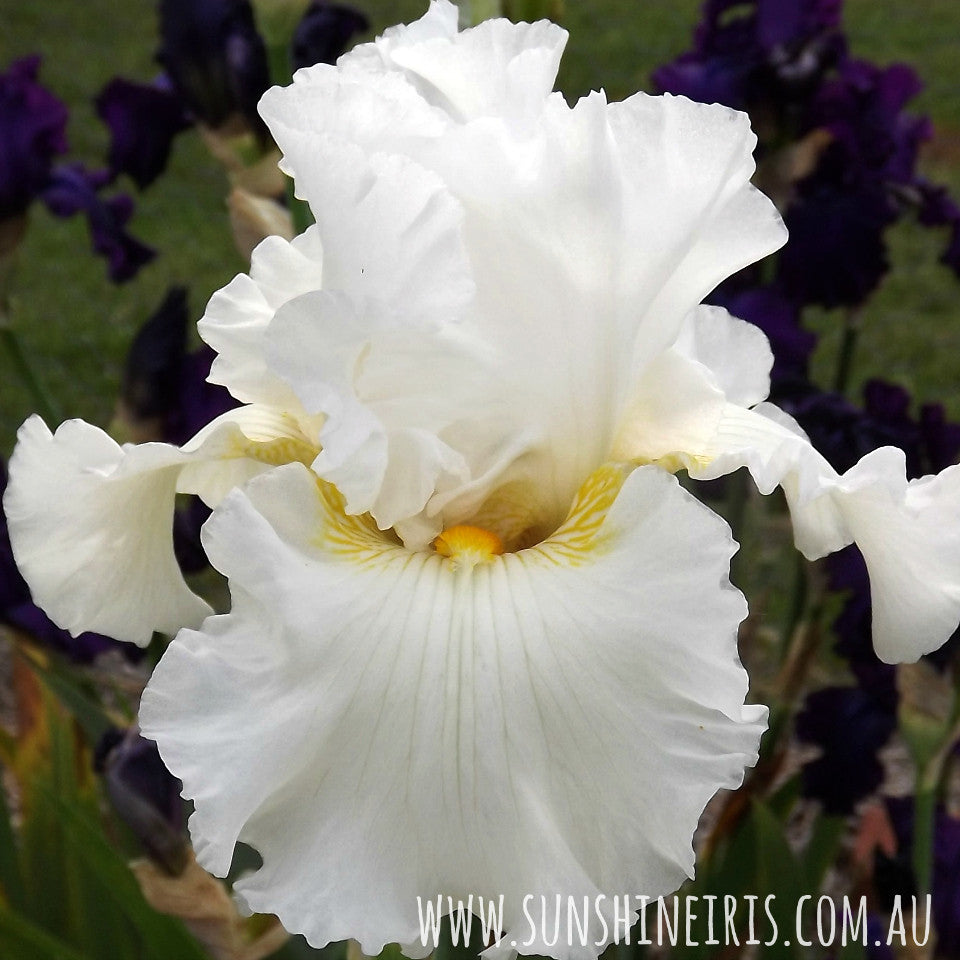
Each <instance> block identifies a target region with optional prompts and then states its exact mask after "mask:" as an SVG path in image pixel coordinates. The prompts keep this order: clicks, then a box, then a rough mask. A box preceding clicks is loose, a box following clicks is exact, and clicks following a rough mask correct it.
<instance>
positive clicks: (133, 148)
mask: <svg viewBox="0 0 960 960" xmlns="http://www.w3.org/2000/svg"><path fill="white" fill-rule="evenodd" d="M96 105H97V113H98V114H99V115H100V118H101V119H102V120H103V121H104V123H106V125H107V126H108V127H109V128H110V138H111V139H110V154H109V158H108V162H109V164H110V173H111V176H113V177H116V176H118V175H119V174H121V173H125V174H127V175H128V176H129V177H131V178H132V179H133V181H134V183H136V185H137V186H138V187H140V189H141V190H142V189H143V188H144V187H146V186H148V185H149V184H151V183H153V181H154V180H156V178H157V177H158V176H159V175H160V174H161V173H163V171H164V170H165V169H166V166H167V161H168V160H169V158H170V148H171V146H172V144H173V138H174V137H175V136H176V135H177V134H178V133H179V132H180V131H181V130H183V129H185V128H186V127H187V126H189V120H188V119H187V116H186V114H185V112H184V109H183V102H182V101H181V100H180V98H179V97H178V96H177V95H176V94H175V93H173V92H172V91H171V90H169V89H167V88H165V87H163V86H158V85H155V84H145V83H134V82H133V81H132V80H124V79H123V78H122V77H115V78H114V79H113V80H111V81H110V82H109V83H108V84H107V85H106V87H104V89H103V91H102V92H101V93H100V95H99V96H98V97H97V99H96Z"/></svg>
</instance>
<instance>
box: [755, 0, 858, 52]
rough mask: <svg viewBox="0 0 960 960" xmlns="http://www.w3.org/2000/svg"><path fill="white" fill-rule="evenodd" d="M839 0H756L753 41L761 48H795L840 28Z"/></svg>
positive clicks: (841, 6) (840, 6)
mask: <svg viewBox="0 0 960 960" xmlns="http://www.w3.org/2000/svg"><path fill="white" fill-rule="evenodd" d="M842 8H843V0H759V2H758V3H757V40H758V42H759V43H760V45H761V46H762V47H764V48H765V49H768V50H769V49H773V48H774V47H797V46H799V45H800V44H802V43H804V42H805V41H807V40H809V39H810V37H813V36H817V35H819V34H825V33H829V32H830V31H833V30H838V29H839V28H840V13H841V10H842Z"/></svg>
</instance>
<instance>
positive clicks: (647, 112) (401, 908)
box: [5, 0, 960, 957]
mask: <svg viewBox="0 0 960 960" xmlns="http://www.w3.org/2000/svg"><path fill="white" fill-rule="evenodd" d="M565 40H566V34H565V32H564V31H563V30H561V29H560V28H559V27H557V26H555V25H553V24H550V23H546V22H542V23H537V24H533V25H526V24H519V25H515V24H511V23H509V22H507V21H504V20H496V21H489V22H486V23H483V24H481V25H480V26H478V27H476V28H474V29H472V30H467V31H464V32H462V33H458V32H457V11H456V9H455V8H454V7H453V6H452V5H451V4H449V3H447V2H446V0H435V2H434V3H433V5H432V6H431V8H430V10H429V12H428V13H427V14H426V16H424V17H423V18H422V19H421V20H420V21H418V22H417V23H415V24H413V25H411V26H408V27H397V28H394V29H392V30H389V31H387V32H386V33H385V34H384V35H383V36H382V37H381V38H379V39H378V40H377V41H376V42H374V43H370V44H366V45H364V46H361V47H359V48H357V49H356V50H354V51H353V52H352V53H350V54H348V55H347V56H345V57H342V58H341V60H340V62H339V63H338V64H337V66H336V67H332V66H325V65H321V66H316V67H312V68H310V69H307V70H301V71H300V72H299V73H298V74H297V75H296V77H295V78H294V83H293V85H292V86H290V87H288V88H285V89H279V88H275V89H273V90H271V91H269V92H268V93H267V94H266V96H265V97H264V99H263V101H262V103H261V111H262V114H263V117H264V119H265V120H266V122H267V123H268V125H269V126H270V129H271V131H272V132H273V134H274V136H275V138H276V140H277V142H278V143H279V145H280V147H281V148H282V150H283V154H284V160H283V167H284V169H285V170H286V172H287V173H289V174H290V175H292V176H293V177H294V178H295V181H296V187H297V192H298V195H299V196H301V197H302V198H304V199H305V200H307V201H308V202H309V203H310V205H311V207H312V209H313V211H314V213H315V215H316V218H317V225H316V226H314V227H311V228H310V229H309V230H307V231H306V232H305V233H304V234H303V235H302V236H300V237H297V238H296V239H295V240H293V241H292V242H287V241H285V240H282V239H280V238H278V237H271V238H269V239H267V240H266V241H264V242H263V243H262V244H261V245H260V246H259V247H258V248H257V249H256V251H255V252H254V255H253V264H252V267H251V271H250V275H249V276H246V275H244V276H238V277H237V278H236V279H235V280H234V281H233V282H232V283H230V284H229V285H228V286H227V287H226V288H224V289H223V290H222V291H220V292H219V293H217V294H216V295H215V296H214V297H213V299H212V300H211V302H210V304H209V307H208V309H207V312H206V315H205V316H204V318H203V320H202V321H201V323H200V332H201V335H202V336H203V338H204V339H205V340H206V341H207V342H208V343H209V344H211V345H212V346H213V347H214V348H215V349H216V350H217V352H218V359H217V361H216V363H215V366H214V369H213V373H212V374H211V379H212V380H214V381H215V382H218V383H222V384H224V385H225V386H227V387H228V388H229V389H230V391H231V392H232V393H233V395H234V396H235V397H237V398H238V399H239V400H241V401H242V402H243V403H244V404H245V406H243V407H241V408H240V409H239V410H238V411H236V412H233V413H230V414H227V415H226V416H223V417H221V418H220V419H218V420H217V421H215V422H214V423H212V424H210V425H209V426H208V427H207V428H205V429H204V430H203V431H202V432H201V433H200V434H199V435H198V436H197V437H196V438H195V439H194V440H193V441H191V442H190V443H188V444H187V445H186V446H185V447H183V448H182V449H176V448H173V447H169V446H166V445H163V444H144V445H141V446H125V447H120V446H117V445H116V444H115V443H114V442H113V441H112V440H110V439H109V438H108V437H107V436H106V435H105V434H104V433H103V432H101V431H100V430H98V429H96V428H94V427H92V426H89V425H87V424H85V423H83V422H80V421H71V422H68V423H66V424H64V425H63V426H61V427H60V429H59V430H57V432H56V433H55V434H53V435H51V434H50V432H49V431H48V430H47V428H46V426H45V425H44V424H43V423H42V421H40V420H39V418H33V419H31V420H28V421H27V423H26V424H25V425H24V426H23V428H22V430H21V433H20V442H19V445H18V447H17V450H16V452H15V454H14V456H13V459H12V462H11V465H10V486H9V490H8V493H7V497H6V502H5V507H6V510H7V514H8V517H9V526H10V535H11V539H12V541H13V546H14V550H15V553H16V556H17V559H18V562H19V564H20V567H21V569H22V571H23V573H24V576H25V577H26V579H27V581H28V582H29V584H30V586H31V588H32V590H33V592H34V596H35V598H36V600H37V602H38V603H40V604H41V605H42V606H43V607H44V608H45V609H46V610H47V611H48V612H49V614H50V615H51V616H52V617H53V619H54V620H55V621H57V622H58V623H59V624H61V625H62V626H64V627H67V628H69V629H71V630H73V631H81V630H98V631H101V632H104V633H108V634H111V635H113V636H116V637H119V638H122V639H127V640H132V641H134V642H137V643H145V642H147V641H148V640H149V638H150V636H151V634H152V633H153V631H155V630H160V631H166V632H174V631H176V630H178V629H180V628H181V627H184V629H182V630H180V633H179V634H178V635H177V637H176V639H175V640H174V641H173V643H172V644H171V645H170V647H169V649H168V650H167V652H166V654H165V656H164V657H163V660H162V661H161V663H160V665H159V666H158V668H157V670H156V672H155V674H154V676H153V678H152V680H151V682H150V685H149V687H148V689H147V691H146V693H145V694H144V698H143V703H142V708H141V720H142V725H143V729H144V731H145V733H146V734H147V735H148V736H150V737H153V738H155V739H156V740H157V742H158V743H159V745H160V750H161V753H162V755H163V757H164V759H165V761H166V762H167V764H168V765H169V767H170V769H171V770H172V771H173V772H174V773H175V774H177V775H178V776H179V777H181V778H182V779H183V781H184V785H185V792H186V795H187V796H189V797H191V798H192V799H193V800H194V802H195V804H196V813H195V814H194V816H193V818H192V820H191V830H192V834H193V838H194V843H195V846H196V849H197V854H198V857H199V859H200V862H201V863H202V864H203V865H204V866H205V867H207V868H208V869H209V870H211V871H212V872H214V873H216V874H221V875H222V874H224V873H225V872H226V871H227V869H228V867H229V865H230V862H231V858H232V855H233V851H234V845H235V844H236V842H237V841H238V840H242V841H245V842H247V843H249V844H251V845H252V846H254V847H255V848H256V849H257V850H258V851H259V852H260V853H261V855H262V857H263V866H262V868H260V869H259V870H258V871H257V872H255V873H254V874H253V875H251V876H249V877H246V878H244V879H243V880H241V881H240V883H238V885H237V889H238V892H239V893H240V894H241V895H242V896H243V898H244V899H245V900H246V902H247V904H248V905H249V907H250V908H251V909H254V910H259V911H265V912H273V913H276V914H278V915H279V916H280V918H281V920H282V921H283V923H284V924H285V925H286V926H287V927H288V928H289V929H291V930H294V931H302V932H303V933H305V934H306V936H307V938H308V939H309V940H310V941H311V942H312V943H314V944H318V945H319V944H323V943H326V942H327V941H329V940H331V939H341V938H346V937H354V938H356V939H358V940H359V941H360V943H361V944H362V947H363V949H364V951H365V952H367V953H370V954H376V953H377V952H378V951H379V950H380V949H381V947H382V946H383V945H384V944H385V943H388V942H391V941H396V942H399V943H402V944H410V943H413V942H414V941H416V940H417V937H418V927H417V910H416V898H417V896H422V897H424V898H426V899H432V898H435V897H436V895H437V893H443V894H445V895H447V894H449V895H451V896H453V897H460V896H462V897H464V898H465V897H466V896H467V895H468V894H471V893H473V894H482V895H484V896H489V897H491V898H496V897H497V896H498V895H500V894H503V895H505V906H506V909H505V913H504V920H505V930H504V933H505V938H504V943H509V941H510V939H511V937H512V936H513V937H514V938H515V939H519V938H520V937H521V936H522V937H523V938H524V939H526V937H527V936H528V933H529V931H528V929H527V926H526V924H525V922H524V920H523V916H522V910H521V907H522V900H523V897H524V896H525V895H527V894H533V895H534V896H535V897H536V898H537V901H536V902H537V903H539V895H540V894H544V895H546V896H547V897H548V901H551V902H552V899H553V897H554V896H555V895H556V894H561V895H563V896H564V897H568V896H576V897H580V898H581V899H582V897H583V896H584V895H587V896H590V897H593V896H595V895H596V894H599V893H605V894H607V895H609V896H611V897H612V896H616V895H620V894H622V893H624V892H634V893H637V894H641V893H642V894H648V895H651V896H656V895H658V894H664V893H667V892H669V891H671V890H673V889H675V888H676V887H677V886H678V885H679V883H680V882H681V881H682V880H683V878H684V877H685V876H687V875H690V874H691V873H692V871H693V866H694V854H693V850H692V845H691V837H692V835H693V831H694V828H695V826H696V824H697V820H698V817H699V815H700V813H701V811H702V810H703V807H704V805H705V803H706V802H707V800H708V799H709V798H710V797H711V796H712V795H713V794H714V793H715V791H716V790H717V789H718V788H720V787H736V786H737V785H738V784H739V783H740V782H741V780H742V777H743V771H744V768H745V767H746V766H749V765H751V764H753V763H754V762H755V761H756V758H757V750H758V743H759V739H760V735H761V733H762V731H763V729H764V726H765V721H766V709H765V708H763V707H760V706H753V705H745V703H744V698H745V695H746V692H747V677H746V674H745V672H744V670H743V668H742V666H741V665H740V662H739V660H738V657H737V646H736V637H737V626H738V624H739V623H740V621H741V620H742V619H743V617H744V616H745V614H746V604H745V602H744V600H743V597H742V596H741V594H740V593H739V592H738V591H737V590H736V589H734V588H733V587H732V586H731V585H730V583H729V580H728V577H727V574H728V567H729V560H730V557H731V555H732V553H733V552H734V550H735V548H736V545H735V544H734V542H733V541H732V540H731V537H730V532H729V529H728V528H727V526H726V524H725V523H724V522H723V521H722V520H721V519H720V518H719V517H717V516H715V515H714V514H713V513H712V512H711V511H710V510H708V509H707V508H706V507H705V506H703V505H702V504H700V503H699V502H698V501H697V500H695V499H694V498H693V497H692V496H691V495H689V494H688V493H686V492H685V491H684V490H683V489H681V487H680V486H679V485H678V483H677V481H676V479H675V477H674V476H673V471H675V470H677V469H680V468H685V469H686V470H687V471H689V473H690V474H691V475H692V476H694V477H696V478H712V477H717V476H720V475H722V474H726V473H728V472H730V471H732V470H735V469H737V468H738V467H740V466H743V465H746V466H747V467H748V469H749V470H750V472H751V473H752V475H753V477H754V479H755V480H756V482H757V484H758V486H759V488H760V490H761V491H762V492H764V493H767V492H769V491H771V490H772V489H773V488H774V487H776V486H777V485H780V486H782V487H783V488H784V490H785V491H786V495H787V499H788V502H789V504H790V509H791V512H792V515H793V520H794V524H795V530H796V540H797V544H798V546H799V548H800V549H801V550H802V551H803V553H804V554H805V555H806V556H808V557H810V558H815V557H819V556H822V555H824V554H826V553H828V552H830V551H833V550H837V549H839V548H840V547H842V546H844V545H845V544H848V543H851V542H853V541H856V542H857V543H858V544H859V545H860V547H861V549H862V550H863V552H864V554H865V556H866V559H867V565H868V567H869V570H870V575H871V579H872V584H873V590H874V630H875V638H876V647H877V650H878V652H879V654H880V655H881V657H883V658H884V659H886V660H891V661H892V660H912V659H916V658H917V657H918V656H919V655H920V654H922V653H924V652H926V651H929V650H932V649H934V648H935V647H937V646H939V645H940V644H941V643H942V642H943V641H944V640H945V639H946V638H947V637H948V636H949V634H950V633H951V631H952V630H953V628H954V627H955V625H956V623H957V620H958V618H960V523H958V522H957V505H958V503H960V469H958V468H952V469H950V470H947V471H945V472H944V473H942V474H940V475H939V476H936V477H925V478H923V479H922V480H917V481H913V482H910V483H908V482H907V481H906V479H905V476H904V458H903V454H902V453H901V452H900V451H898V450H894V449H892V448H884V449H881V450H878V451H876V452H874V453H872V454H870V455H868V456H866V457H864V459H863V460H862V461H861V462H860V463H859V464H857V465H856V466H855V467H854V468H853V469H851V470H850V471H848V472H847V473H846V474H844V475H842V476H840V475H838V474H837V473H836V472H835V471H834V470H832V469H831V468H830V466H829V465H828V464H827V463H826V462H825V461H824V459H823V458H822V457H821V456H820V455H819V454H817V453H816V452H815V451H814V450H813V449H812V448H811V446H810V444H809V442H808V441H807V439H806V438H805V437H804V435H803V433H802V432H801V431H800V430H799V429H798V428H797V427H796V425H795V424H794V423H793V422H792V421H790V419H789V418H788V417H786V416H785V415H784V414H783V413H782V412H780V411H779V410H777V409H776V408H775V407H772V406H770V405H768V404H765V403H763V402H762V401H763V400H764V398H765V396H766V394H767V391H768V387H769V369H770V365H771V355H770V350H769V346H768V344H767V342H766V340H765V338H764V336H763V335H762V334H761V333H760V332H759V331H758V330H757V329H755V328H754V327H752V326H749V325H748V324H746V323H743V322H742V321H739V320H735V319H733V318H732V317H730V316H729V315H728V314H727V313H725V312H724V311H723V310H720V309H716V308H710V307H703V306H700V305H699V304H700V303H701V301H702V299H703V298H704V297H705V296H706V294H708V293H709V292H710V291H711V290H712V289H713V288H714V286H715V285H716V284H717V283H718V282H719V281H721V280H722V279H724V278H725V277H727V276H729V275H730V274H731V273H733V272H734V271H736V270H739V269H740V268H741V267H744V266H746V265H747V264H750V263H752V262H754V261H756V260H757V259H758V258H760V257H762V256H764V255H766V254H768V253H770V252H772V251H773V250H775V249H777V248H778V247H779V246H780V245H781V244H782V243H783V242H784V240H785V236H786V235H785V231H784V227H783V225H782V223H781V220H780V218H779V216H778V215H777V213H776V211H775V209H774V208H773V206H772V204H771V203H770V202H769V201H768V200H767V199H766V198H765V197H764V196H763V195H762V194H760V193H759V192H758V191H756V190H755V189H754V188H753V187H751V185H750V182H749V181H750V176H751V174H752V172H753V169H754V164H753V161H752V156H751V154H752V150H753V147H754V144H755V138H754V136H753V134H752V133H751V131H750V127H749V123H748V120H747V117H746V116H745V115H743V114H740V113H737V112H735V111H732V110H729V109H726V108H724V107H720V106H716V105H714V106H705V105H702V104H696V103H692V102H690V101H688V100H685V99H683V98H679V97H669V96H666V97H650V96H645V95H643V94H638V95H636V96H634V97H631V98H630V99H629V100H627V101H625V102H623V103H607V101H606V99H605V97H604V96H603V95H602V94H597V93H594V94H591V95H590V96H588V97H586V98H584V99H582V100H581V101H579V102H578V103H577V104H576V105H575V106H574V107H572V108H571V107H569V106H568V105H567V104H566V102H565V101H564V99H563V98H562V97H561V96H560V95H559V94H557V93H552V92H551V90H552V86H553V82H554V78H555V74H556V70H557V65H558V62H559V59H560V54H561V51H562V48H563V46H564V42H565ZM177 491H183V492H194V493H199V494H200V495H201V496H202V497H203V498H204V500H206V502H207V503H209V504H210V505H211V506H214V507H215V508H216V509H215V511H214V515H213V517H212V518H211V520H210V521H209V522H208V523H207V525H206V527H205V528H204V545H205V547H206V550H207V552H208V554H209V557H210V560H211V562H212V563H213V565H214V566H215V567H217V569H219V570H220V571H221V572H222V573H223V574H225V575H226V576H227V577H228V578H229V582H230V588H231V593H232V600H233V606H232V609H231V611H230V613H229V614H226V615H224V616H213V617H208V614H209V613H210V610H209V608H208V607H207V605H206V604H205V603H204V602H203V601H202V600H200V599H199V598H197V597H196V596H194V595H193V594H192V593H191V592H190V590H189V589H188V587H187V586H186V584H185V583H184V582H183V579H182V577H181V575H180V573H179V570H178V568H177V565H176V562H175V560H174V556H173V550H172V539H171V513H172V509H173V501H174V496H175V493H176V492H177ZM547 929H552V920H549V919H548V923H547ZM525 951H526V952H541V953H549V954H551V955H553V956H556V957H567V956H569V957H579V956H584V957H588V956H594V955H596V954H597V953H598V952H599V947H598V946H589V947H586V948H581V947H580V946H579V945H578V944H575V945H573V946H570V945H567V944H565V943H564V942H563V940H562V939H561V941H560V942H559V943H558V944H557V945H556V946H552V947H551V946H548V945H546V944H544V943H542V942H539V941H536V942H533V943H532V944H529V946H528V947H526V948H525Z"/></svg>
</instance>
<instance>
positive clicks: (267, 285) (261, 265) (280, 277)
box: [197, 226, 323, 410]
mask: <svg viewBox="0 0 960 960" xmlns="http://www.w3.org/2000/svg"><path fill="white" fill-rule="evenodd" d="M321 286H323V247H322V244H321V242H320V231H319V228H317V227H316V226H313V227H310V228H308V229H307V231H306V232H305V233H303V234H301V235H300V236H299V237H296V238H295V239H294V240H292V241H288V240H284V239H283V238H282V237H275V236H274V237H267V238H266V239H265V240H264V241H263V242H262V243H260V244H258V245H257V247H256V248H255V249H254V251H253V257H252V263H251V267H250V274H249V276H248V275H247V274H239V275H238V276H236V277H234V279H233V280H232V281H231V282H230V283H228V284H227V285H226V286H225V287H224V288H223V289H222V290H218V291H217V292H216V293H215V294H214V295H213V296H212V297H211V298H210V302H209V303H208V304H207V309H206V312H205V313H204V315H203V317H202V318H201V320H200V322H199V324H198V325H197V327H198V329H199V331H200V336H201V337H202V338H203V339H204V340H205V341H206V342H207V343H208V344H209V345H210V346H211V347H213V349H214V350H216V351H217V356H216V358H215V359H214V361H213V365H212V367H211V370H210V377H209V380H210V382H211V383H219V384H221V385H222V386H225V387H226V388H227V389H228V390H229V391H230V392H231V393H232V394H233V396H234V397H236V398H237V399H238V400H240V401H241V402H243V403H264V404H270V405H272V406H275V407H278V408H281V409H289V410H297V409H298V403H297V400H296V395H295V394H294V392H293V391H292V390H291V389H290V387H289V386H288V385H287V384H285V383H284V382H283V381H282V380H280V379H278V378H277V377H276V376H275V375H274V374H273V373H271V372H270V371H269V370H268V368H267V366H266V362H265V349H266V330H267V327H268V326H269V324H270V321H271V320H272V319H273V315H274V313H276V311H277V310H278V309H279V307H281V306H282V305H283V304H284V303H286V302H287V301H289V300H293V299H294V298H296V297H298V296H300V295H301V294H303V293H306V292H307V291H309V290H317V289H319V288H320V287H321Z"/></svg>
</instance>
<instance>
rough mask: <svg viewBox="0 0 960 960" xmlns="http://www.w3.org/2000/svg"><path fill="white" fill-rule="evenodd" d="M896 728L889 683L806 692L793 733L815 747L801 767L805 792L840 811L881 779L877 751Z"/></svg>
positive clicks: (829, 810)
mask: <svg viewBox="0 0 960 960" xmlns="http://www.w3.org/2000/svg"><path fill="white" fill-rule="evenodd" d="M896 727H897V694H896V689H895V688H894V687H892V686H891V687H890V688H889V689H887V690H876V691H866V690H863V689H861V688H860V687H828V688H826V689H824V690H818V691H816V692H815V693H812V694H810V695H809V696H808V697H807V699H806V702H805V704H804V707H803V710H802V711H801V712H800V714H799V715H798V716H797V722H796V733H797V736H798V737H799V738H800V739H801V740H803V741H805V742H807V743H812V744H815V745H816V746H818V747H820V750H821V753H820V756H818V757H817V758H816V759H814V760H812V761H811V762H809V763H807V764H805V765H804V767H803V771H802V774H801V777H802V782H803V793H804V796H806V797H809V798H813V799H817V800H819V801H820V802H821V803H822V804H823V809H824V811H825V812H826V813H828V814H841V815H845V814H848V813H851V812H852V810H853V808H854V806H855V805H856V804H857V803H858V802H859V801H860V800H862V799H863V798H864V797H866V796H869V795H870V794H871V793H873V792H874V791H875V790H876V789H877V788H878V787H879V786H880V783H881V781H882V780H883V767H882V766H881V764H880V761H879V760H878V759H877V752H878V751H879V750H880V748H881V747H882V746H884V744H886V742H887V741H888V740H889V739H890V737H891V735H892V734H893V731H894V730H895V729H896Z"/></svg>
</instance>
